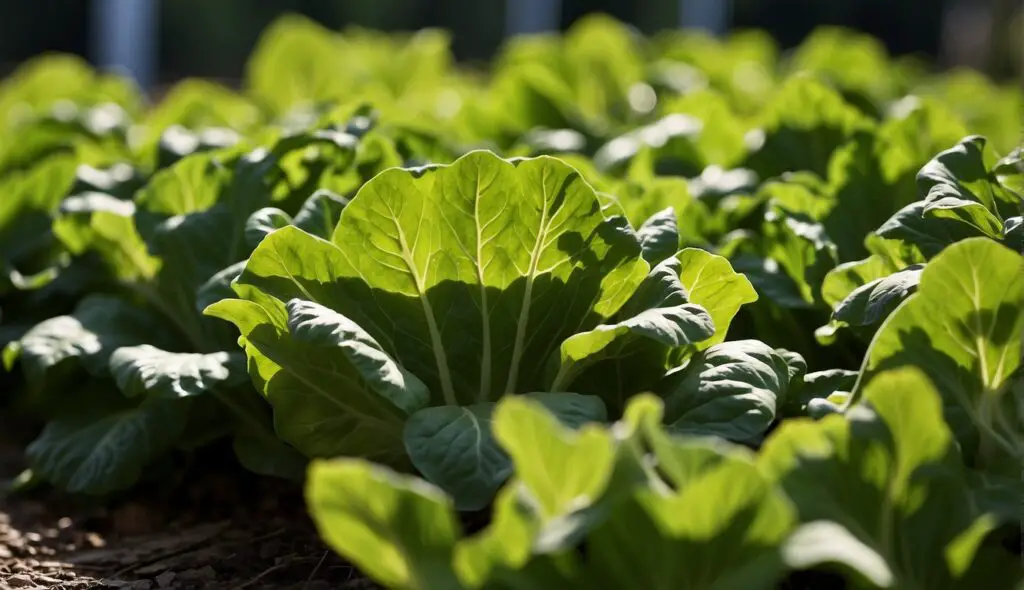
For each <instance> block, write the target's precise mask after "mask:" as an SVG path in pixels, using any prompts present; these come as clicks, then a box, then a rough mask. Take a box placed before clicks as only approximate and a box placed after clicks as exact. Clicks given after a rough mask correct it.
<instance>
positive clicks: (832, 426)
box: [759, 369, 1020, 589]
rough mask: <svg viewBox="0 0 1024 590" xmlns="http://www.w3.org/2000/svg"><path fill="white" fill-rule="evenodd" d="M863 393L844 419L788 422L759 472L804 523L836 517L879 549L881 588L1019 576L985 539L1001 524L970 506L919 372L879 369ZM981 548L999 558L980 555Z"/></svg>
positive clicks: (1002, 581) (936, 406) (938, 407)
mask: <svg viewBox="0 0 1024 590" xmlns="http://www.w3.org/2000/svg"><path fill="white" fill-rule="evenodd" d="M864 397H865V399H866V401H867V402H868V403H869V404H870V407H868V406H865V405H857V406H855V407H853V408H851V409H850V410H849V412H848V414H847V415H846V416H841V415H833V416H828V417H826V418H824V420H822V421H820V422H816V423H815V422H808V421H803V420H792V421H789V422H787V423H785V424H783V425H782V426H781V427H780V429H779V430H778V431H777V432H776V433H775V434H773V436H772V437H771V438H769V440H768V442H767V443H766V445H765V447H764V449H763V450H762V454H761V457H760V459H759V461H760V464H761V466H762V468H763V470H764V471H765V473H768V474H769V475H770V476H771V477H772V478H776V479H777V480H778V481H779V482H780V483H781V484H782V486H783V487H784V488H785V490H786V493H787V494H788V495H789V496H790V498H792V499H793V501H794V503H795V505H796V508H797V511H798V512H799V514H800V518H801V520H803V521H805V522H809V521H812V520H818V519H827V520H831V521H834V522H836V523H839V524H840V525H842V526H844V527H845V528H846V529H847V530H848V531H850V532H851V533H853V534H854V535H855V536H856V537H857V538H858V540H859V541H860V542H862V543H864V544H865V545H867V546H869V547H870V548H871V549H873V550H874V551H875V552H876V553H877V554H878V555H879V556H880V557H881V558H882V559H884V560H885V562H886V564H887V565H888V568H889V570H891V572H892V574H893V579H892V580H891V581H889V583H887V584H880V585H882V586H883V587H895V588H908V589H914V588H922V589H923V588H929V589H930V588H964V587H973V586H972V585H971V584H972V583H971V582H968V580H974V582H973V583H978V579H977V578H973V577H972V576H975V575H982V576H984V577H985V578H987V580H988V582H987V584H986V586H987V585H989V584H995V585H996V586H998V587H1010V586H1009V585H1008V583H1009V582H1010V581H1011V580H1019V579H1020V573H1019V569H1018V570H1017V571H1016V572H1014V569H1013V564H1012V562H1013V559H1012V557H1010V556H1009V555H1008V554H1005V555H1003V556H1002V557H1001V558H1000V555H999V553H1000V552H1002V551H1003V550H1002V548H1000V547H998V545H997V546H995V547H988V546H983V544H982V543H981V541H982V539H983V538H984V537H985V536H986V534H987V533H988V532H989V531H991V530H992V529H993V527H994V524H995V521H994V519H992V518H990V517H986V516H982V515H980V514H979V513H977V512H975V510H974V506H973V503H972V501H971V498H970V496H969V494H968V490H967V487H966V485H965V484H964V479H963V477H964V476H963V474H962V467H961V463H960V457H959V456H958V452H957V447H956V444H955V442H954V440H953V437H952V435H951V433H950V430H949V428H948V427H947V426H946V424H945V423H944V422H943V418H942V404H941V400H940V398H939V396H938V394H937V393H936V392H935V389H934V388H933V387H932V386H931V384H930V383H929V382H928V380H927V379H926V378H925V377H924V376H923V375H922V374H921V373H920V372H919V371H917V370H914V369H904V370H900V371H894V372H889V373H885V374H881V375H879V376H878V377H877V379H875V380H873V381H872V382H871V383H870V384H869V385H868V387H867V392H866V394H865V396H864ZM979 552H980V553H994V555H993V559H992V560H990V559H987V558H986V559H978V558H977V557H976V554H977V553H979ZM972 564H973V569H974V570H975V571H971V570H972ZM986 568H991V569H989V570H988V571H986ZM878 581H880V582H881V581H884V580H882V579H879V580H878ZM993 587H995V586H993Z"/></svg>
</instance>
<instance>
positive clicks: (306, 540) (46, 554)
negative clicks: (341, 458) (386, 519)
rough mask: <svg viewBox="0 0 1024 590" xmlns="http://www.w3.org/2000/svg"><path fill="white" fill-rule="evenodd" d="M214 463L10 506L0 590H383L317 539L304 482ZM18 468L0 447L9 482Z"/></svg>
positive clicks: (0, 502) (2, 533) (13, 454)
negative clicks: (118, 490)
mask: <svg viewBox="0 0 1024 590" xmlns="http://www.w3.org/2000/svg"><path fill="white" fill-rule="evenodd" d="M213 455H214V456H215V455H216V451H214V453H213ZM209 457H210V455H209V454H207V455H204V458H203V459H204V460H203V465H201V466H197V465H192V466H191V467H188V468H183V469H182V470H179V471H178V472H177V473H175V474H174V476H173V477H169V478H166V480H165V482H164V483H165V485H164V486H163V487H162V489H161V486H160V485H159V483H154V482H150V483H147V484H145V485H143V486H141V487H139V488H138V489H135V490H133V491H132V492H131V493H129V494H127V495H123V496H118V497H108V498H102V499H93V498H77V497H67V496H63V495H60V494H56V493H53V492H49V491H45V490H36V491H33V492H31V493H27V494H21V495H14V496H8V497H0V590H6V589H8V588H12V589H23V588H24V589H34V588H57V589H66V590H84V589H100V588H104V589H106V588H120V589H125V590H157V589H183V590H189V589H193V588H194V589H199V588H204V589H205V588H214V589H220V588H239V589H251V590H260V589H271V588H273V589H294V590H299V589H303V590H327V589H329V588H331V589H333V588H342V589H363V588H377V586H375V585H374V584H372V583H371V582H369V581H368V580H366V579H365V578H364V577H363V576H361V575H360V574H359V573H358V572H357V571H356V570H355V569H354V568H353V567H352V566H350V565H348V564H346V563H345V562H343V561H342V560H341V559H340V558H338V557H337V556H336V555H335V554H334V553H333V552H331V551H330V550H328V549H327V548H326V547H325V546H324V545H323V543H322V542H321V541H320V540H319V538H318V537H317V535H316V531H315V528H314V527H313V524H312V522H311V521H310V520H309V517H308V516H307V515H306V512H305V506H304V504H303V501H302V494H301V489H299V487H298V486H297V485H295V484H290V483H288V482H283V481H278V480H274V479H268V478H261V477H257V476H255V475H252V474H249V473H246V472H244V471H242V470H241V469H240V468H237V467H235V466H232V465H231V462H230V461H226V460H225V461H217V460H216V459H214V460H212V461H209V460H208V459H209ZM20 463H21V456H20V451H19V449H18V448H16V447H12V446H10V445H8V446H6V447H4V446H2V443H0V481H3V480H5V479H9V478H11V477H12V476H13V475H14V474H16V473H17V469H19V467H20ZM169 482H177V483H169Z"/></svg>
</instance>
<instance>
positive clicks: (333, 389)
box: [212, 236, 429, 463]
mask: <svg viewBox="0 0 1024 590" xmlns="http://www.w3.org/2000/svg"><path fill="white" fill-rule="evenodd" d="M273 237H274V236H271V238H268V239H273ZM268 306H269V309H270V310H271V312H273V313H274V314H275V315H274V316H271V315H270V313H268V308H264V307H260V306H259V305H258V304H256V303H253V302H251V301H246V300H238V299H234V300H225V301H222V302H220V303H218V304H216V305H215V306H214V307H213V308H212V311H213V312H214V313H218V314H225V315H227V314H231V316H230V317H232V319H233V320H234V321H236V322H239V324H240V327H241V329H242V338H243V339H244V343H245V348H246V352H247V354H248V357H249V371H250V375H251V376H252V378H253V380H254V382H255V383H257V385H258V386H259V387H261V389H262V390H263V393H264V395H265V396H266V397H267V399H268V401H270V403H271V404H272V405H273V406H274V409H275V418H274V421H275V427H276V430H277V433H278V435H279V436H281V438H283V439H284V440H285V441H286V442H288V443H289V444H291V445H293V446H295V448H297V449H299V450H300V451H302V452H303V453H304V454H306V455H307V456H311V457H331V456H337V455H353V456H366V457H372V458H376V459H378V460H380V461H383V462H388V461H392V462H394V461H397V462H400V463H401V462H403V461H404V459H403V458H404V456H405V450H404V448H403V446H402V440H401V436H402V428H403V425H404V423H405V420H406V418H407V417H408V415H409V414H411V413H412V412H414V411H416V410H418V409H420V408H421V407H423V406H424V405H426V403H427V401H428V396H429V392H428V391H427V389H426V387H425V386H424V385H423V383H422V382H420V381H419V379H417V378H416V377H415V376H413V375H411V374H410V373H409V372H408V371H406V370H404V369H403V368H402V367H401V366H400V365H399V364H398V363H396V362H395V361H394V360H393V359H392V358H391V357H389V356H388V355H387V354H386V353H385V352H384V350H383V349H382V347H381V345H380V344H379V343H378V342H377V341H376V340H375V339H374V338H373V337H372V336H370V335H369V334H368V333H367V332H366V331H365V330H363V329H362V328H361V327H360V326H358V325H356V324H355V323H354V322H352V321H351V320H350V319H348V318H346V317H345V316H343V315H341V314H339V313H337V312H335V311H333V310H331V309H328V308H326V307H323V306H322V305H319V304H317V303H313V302H312V301H306V300H301V299H294V300H292V301H290V302H289V303H288V305H287V306H280V308H278V307H275V306H274V305H272V304H268ZM277 322H280V323H277Z"/></svg>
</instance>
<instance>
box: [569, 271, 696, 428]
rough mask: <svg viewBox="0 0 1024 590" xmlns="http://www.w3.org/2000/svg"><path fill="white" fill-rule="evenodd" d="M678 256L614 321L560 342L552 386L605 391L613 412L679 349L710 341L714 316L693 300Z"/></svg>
mask: <svg viewBox="0 0 1024 590" xmlns="http://www.w3.org/2000/svg"><path fill="white" fill-rule="evenodd" d="M679 266H680V263H679V261H678V260H676V259H674V258H670V259H668V260H665V261H663V262H662V263H660V264H658V265H657V266H655V267H654V268H653V269H652V270H651V272H650V274H648V275H647V277H646V278H645V279H644V280H643V282H642V283H641V284H640V286H639V287H638V288H637V289H636V291H635V292H634V293H633V296H632V297H630V299H629V301H627V302H626V304H625V305H624V306H623V307H622V309H621V310H619V313H618V314H616V316H615V317H614V318H612V319H613V320H614V322H613V323H607V324H600V325H598V326H596V327H595V328H594V329H592V330H588V331H585V332H580V333H578V334H574V335H573V336H570V337H569V338H567V339H566V340H565V342H563V343H562V345H561V346H560V347H559V352H558V358H557V361H553V364H557V366H558V372H557V374H556V375H555V378H554V381H553V383H552V389H554V390H561V389H564V388H571V389H574V390H576V391H584V392H586V393H593V394H597V395H600V396H601V397H602V398H603V399H604V400H605V403H606V404H608V407H609V408H610V410H611V412H612V413H613V414H618V413H619V412H621V411H622V409H623V408H624V407H625V404H626V399H627V398H628V397H629V396H630V395H633V394H635V393H638V392H639V391H641V390H642V389H646V388H649V387H650V386H652V385H653V384H654V383H655V382H656V381H657V379H658V378H659V377H660V376H661V375H662V374H664V372H665V370H666V369H667V368H668V367H669V366H670V360H671V355H672V353H673V351H676V350H679V349H681V348H683V347H689V346H692V345H695V344H697V343H698V342H703V341H706V340H707V339H708V338H710V337H711V336H712V335H713V334H714V332H715V327H714V325H713V324H712V321H711V316H710V315H709V314H708V312H707V311H706V310H704V308H702V307H701V306H699V305H695V304H693V303H689V302H688V301H687V293H686V290H685V289H684V288H683V286H682V283H681V282H680V280H679V270H680V269H679Z"/></svg>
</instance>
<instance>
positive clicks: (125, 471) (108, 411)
mask: <svg viewBox="0 0 1024 590" xmlns="http://www.w3.org/2000/svg"><path fill="white" fill-rule="evenodd" d="M104 387H106V388H110V389H115V386H114V384H113V383H110V382H109V381H105V380H104V381H96V382H95V383H94V384H86V385H84V386H80V387H79V388H78V391H77V392H76V394H77V396H78V397H83V398H85V399H79V400H75V399H69V400H65V401H64V402H63V403H65V404H67V405H74V406H75V407H79V408H81V409H80V411H77V412H75V411H67V409H65V410H66V411H65V413H64V415H62V416H59V417H57V418H56V419H54V420H52V421H50V422H49V423H47V425H46V427H45V428H43V431H42V433H41V434H40V435H39V437H38V438H36V439H35V440H34V441H32V443H31V444H30V445H29V446H28V449H27V450H26V454H27V455H28V460H29V465H30V466H31V467H32V469H33V471H34V472H35V473H37V474H38V475H39V476H40V477H42V478H43V479H45V480H46V481H49V482H51V483H53V484H55V485H57V486H59V487H60V488H61V489H63V490H66V491H68V492H72V493H85V494H105V493H109V492H113V491H116V490H120V489H124V488H127V487H129V486H131V485H132V484H134V483H135V482H136V481H137V480H138V479H139V477H140V476H141V475H142V473H143V469H144V468H145V467H146V465H148V464H149V463H150V462H152V461H153V460H154V459H156V458H157V457H159V456H160V455H162V454H164V453H165V452H167V451H169V450H170V449H171V448H172V447H173V445H174V443H175V442H177V440H178V437H179V436H180V435H181V433H182V432H184V429H185V424H186V421H187V417H188V414H187V406H186V405H184V404H182V403H181V402H180V401H178V400H159V401H155V402H153V403H143V404H141V405H131V404H128V403H126V401H125V400H123V399H121V400H120V401H116V400H112V401H110V402H106V401H103V399H104V398H103V397H99V398H97V396H94V395H90V392H91V388H92V389H96V388H104ZM114 395H115V396H116V395H117V394H116V393H115V394H114Z"/></svg>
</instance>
